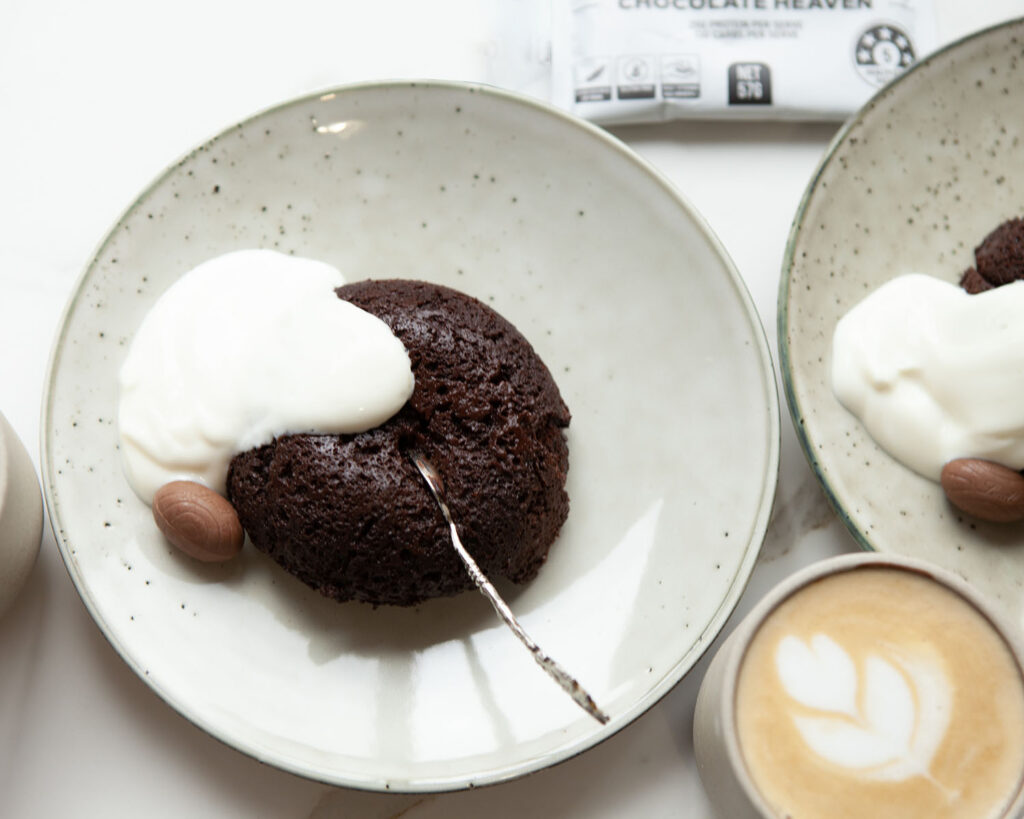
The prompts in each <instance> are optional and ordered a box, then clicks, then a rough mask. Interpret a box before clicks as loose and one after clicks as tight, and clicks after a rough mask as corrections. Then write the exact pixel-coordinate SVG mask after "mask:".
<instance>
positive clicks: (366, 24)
mask: <svg viewBox="0 0 1024 819" xmlns="http://www.w3.org/2000/svg"><path fill="white" fill-rule="evenodd" d="M939 5H940V10H941V11H942V13H943V17H941V18H940V24H941V26H940V34H941V37H942V38H943V39H948V38H950V37H951V36H953V35H955V34H958V33H962V32H966V31H969V30H971V29H974V28H977V27H980V26H983V25H985V24H988V23H990V22H995V21H997V20H999V19H1005V18H1007V17H1010V16H1015V15H1020V14H1024V2H1021V0H998V2H997V0H989V2H987V3H985V4H984V5H981V6H979V5H976V4H969V3H962V4H959V5H958V4H957V2H956V0H945V2H943V3H940V4H939ZM513 6H514V4H513V3H511V0H506V4H505V5H503V6H502V7H500V9H497V10H496V9H495V7H494V6H493V5H492V4H490V3H482V2H476V0H439V2H438V3H436V4H424V3H418V2H415V0H392V2H389V3H386V4H384V3H381V4H357V3H354V2H344V1H342V2H334V3H328V2H313V1H312V0H294V1H293V2H290V3H287V4H273V5H271V4H261V3H249V4H243V3H240V2H238V3H220V4H218V3H211V2H198V0H181V1H180V2H178V3H175V4H164V5H161V6H159V7H157V6H156V5H155V4H154V5H153V7H152V8H151V7H150V4H144V3H133V2H128V0H96V2H90V3H78V2H73V1H72V0H49V2H43V3H36V2H30V0H5V2H4V3H3V4H2V5H0V123H2V125H3V129H2V131H0V147H2V149H3V150H2V151H0V283H2V285H3V295H2V297H0V411H2V412H3V413H4V414H5V415H6V417H7V418H8V420H9V421H10V422H11V424H12V426H13V427H14V429H15V430H16V431H17V432H18V433H19V435H20V436H21V438H22V440H24V441H25V442H26V443H27V446H28V448H29V451H30V452H31V453H32V455H33V459H34V460H35V462H36V463H37V465H38V435H39V406H40V399H41V395H42V388H43V377H44V372H45V368H46V361H47V357H48V354H49V349H50V346H51V343H52V338H53V334H54V332H55V330H56V327H57V325H58V322H59V319H60V315H61V311H62V309H63V306H64V302H65V300H66V298H67V296H68V294H69V292H70V289H71V287H72V285H73V283H74V281H75V279H76V278H77V276H78V274H79V272H80V270H81V269H82V267H83V266H84V264H85V262H86V260H87V259H88V257H89V254H90V253H91V252H92V250H93V248H94V247H95V246H96V243H97V242H98V241H99V239H100V238H101V237H102V236H103V235H104V233H105V232H106V230H107V229H108V227H109V226H110V224H111V223H112V222H113V221H114V219H115V218H116V217H117V215H118V214H119V213H120V211H121V210H122V209H123V208H124V207H125V206H126V205H127V204H128V203H129V202H131V200H132V199H133V198H134V196H135V195H136V194H137V193H138V192H139V191H140V190H141V189H142V187H144V186H145V185H146V184H148V182H149V181H150V180H151V179H152V178H153V177H154V176H155V175H156V174H157V173H158V172H159V171H160V170H161V169H162V168H163V166H164V165H165V164H166V163H168V162H169V161H170V160H172V159H173V158H175V157H177V156H178V155H180V154H182V153H183V152H185V151H186V150H188V149H189V148H190V147H191V146H192V145H194V144H195V143H197V142H199V141H201V140H203V139H205V138H206V137H208V136H210V135H212V134H213V133H215V132H216V131H218V130H219V129H221V128H222V127H225V126H226V125H228V124H230V123H232V122H234V121H236V120H238V119H240V118H243V117H245V116H246V115H248V114H250V113H251V112H253V111H255V110H258V109H260V108H263V107H266V106H268V105H271V104H273V103H276V102H279V101H281V100H284V99H286V98H288V97H291V96H295V95H298V94H302V93H306V92H310V91H314V90H319V89H323V88H326V87H328V86H331V85H335V84H339V83H344V82H352V81H358V80H365V79H373V78H384V77H437V78H448V79H468V80H490V79H494V78H495V66H496V65H498V64H499V63H500V61H501V60H502V58H503V56H505V55H506V54H507V50H508V47H509V46H508V43H507V42H505V41H503V40H502V39H501V38H495V37H494V36H493V34H492V32H491V29H492V26H493V22H494V21H495V19H498V18H500V17H501V16H502V15H505V16H506V17H507V15H509V14H514V13H515V12H514V10H512V11H510V8H512V7H513ZM498 12H500V13H498ZM524 83H525V84H524V86H523V87H524V88H525V90H528V91H531V92H534V93H542V91H543V82H542V80H539V79H538V80H536V81H533V80H530V81H529V82H527V81H526V80H524ZM835 130H836V125H834V124H832V125H822V124H792V123H791V124H773V123H766V124H759V125H756V126H754V125H742V124H729V123H723V124H711V123H676V124H668V125H659V126H635V127H624V128H621V129H618V130H617V131H616V133H617V135H618V136H619V137H621V138H622V139H624V140H625V141H626V142H627V143H628V144H629V145H631V146H632V147H634V148H635V149H636V150H637V151H639V152H640V153H641V154H642V155H644V156H645V157H647V158H648V159H649V160H650V161H651V162H653V163H654V164H655V165H656V166H657V167H658V168H659V169H661V171H662V172H664V173H665V174H666V175H667V176H668V177H669V178H670V179H671V180H672V181H673V182H674V183H675V184H676V185H678V186H679V187H680V188H681V189H682V190H683V191H684V192H685V194H686V195H687V196H688V197H689V198H690V200H691V201H692V202H693V203H694V204H695V205H696V207H697V208H698V209H699V210H700V211H701V212H702V213H703V214H704V216H705V217H706V219H707V220H708V222H709V223H710V224H711V227H712V228H713V229H714V230H715V232H716V233H717V234H718V236H719V237H720V238H721V240H722V242H723V243H724V244H725V246H726V248H727V249H728V251H729V252H730V254H731V255H732V257H733V259H734V260H735V262H736V264H737V266H738V268H739V270H740V272H741V273H742V275H743V276H744V278H745V280H746V282H747V285H748V287H749V289H750V291H751V293H752V295H753V298H754V301H755V302H756V304H757V306H758V309H759V310H760V313H761V317H762V320H763V322H764V325H765V328H766V331H767V335H768V338H769V342H770V346H771V348H772V350H773V354H774V352H775V349H776V345H775V298H776V288H777V286H778V277H779V265H780V261H781V258H782V252H783V247H784V244H785V240H786V235H787V232H788V230H789V225H790V221H791V219H792V216H793V214H794V212H795V209H796V206H797V203H798V201H799V199H800V196H801V194H802V192H803V189H804V187H805V185H806V183H807V181H808V179H809V177H810V174H811V173H812V171H813V170H814V168H815V166H816V164H817V162H818V160H819V159H820V157H821V155H822V153H823V151H824V149H825V147H826V146H827V144H828V141H829V139H830V138H831V136H832V135H833V134H834V133H835ZM854 548H855V544H854V542H853V540H852V538H850V537H849V536H848V534H847V533H846V531H845V530H844V529H843V528H842V527H841V525H840V524H839V523H838V522H837V521H836V519H835V517H834V515H833V514H832V513H831V511H830V510H829V508H828V507H827V505H826V503H825V501H824V497H823V495H822V493H821V492H820V490H819V488H818V486H817V484H816V482H815V480H814V478H813V476H812V474H811V472H810V470H809V469H808V467H807V465H806V462H805V460H804V457H803V454H802V453H801V451H800V449H799V446H798V445H797V443H796V439H795V437H794V434H793V431H792V427H791V424H790V422H789V416H788V412H787V411H786V410H785V408H784V409H783V436H782V466H781V473H780V478H779V488H778V497H777V502H776V509H775V514H774V518H773V522H772V525H771V527H770V529H769V532H768V536H767V539H766V542H765V545H764V550H763V554H762V557H761V560H760V562H759V564H758V567H757V569H756V571H755V573H754V576H753V578H752V579H751V582H750V585H749V587H748V589H747V591H746V593H745V595H744V597H743V599H742V600H741V602H740V606H739V608H738V610H737V612H736V613H735V614H734V616H733V618H732V620H731V621H730V626H731V624H733V623H735V622H736V620H737V618H738V617H740V616H742V614H743V613H744V612H745V611H747V610H749V608H750V607H751V606H752V604H753V603H754V602H755V601H756V600H757V599H758V598H759V597H760V596H761V595H762V594H763V593H764V592H765V591H766V590H767V589H768V588H770V587H771V586H772V585H774V584H775V582H777V581H778V580H779V579H781V578H782V577H784V576H785V575H787V574H789V573H790V572H791V571H793V570H794V569H796V568H798V567H800V566H803V565H806V564H807V563H810V562H811V561H813V560H815V559H817V558H819V557H825V556H827V555H831V554H836V553H840V552H845V551H850V550H852V549H854ZM730 626H727V628H726V632H728V630H729V627H730ZM713 651H714V646H713V647H712V649H711V652H713ZM711 652H709V655H710V653H711ZM707 659H708V657H707V656H706V657H705V659H704V660H703V661H702V662H701V663H700V664H698V665H697V667H696V668H695V669H694V670H693V672H692V673H691V674H690V675H689V676H688V677H687V678H686V679H685V680H684V681H683V682H682V683H681V684H680V685H679V686H678V687H677V688H676V689H674V690H673V691H672V692H671V693H670V694H669V695H668V696H667V697H666V698H665V699H664V700H663V701H662V702H661V703H660V704H659V705H658V706H656V707H655V708H654V709H652V710H651V711H650V712H649V713H648V714H646V715H645V716H644V717H642V718H641V719H640V720H638V721H637V722H636V723H634V724H633V725H631V726H630V727H628V728H626V729H625V730H623V731H622V732H621V733H619V734H618V735H616V736H615V737H613V738H612V739H610V740H609V741H607V742H605V743H604V744H603V745H601V746H599V747H597V748H595V749H593V750H591V751H589V752H587V753H586V754H584V755H582V756H581V757H578V758H576V759H573V760H570V761H568V762H566V763H564V764H562V765H560V766H558V767H556V768H553V769H550V770H547V771H544V772H542V773H539V774H536V775H533V776H530V777H528V778H526V779H523V780H520V781H517V782H513V783H510V784H507V785H501V786H496V787H492V788H485V789H482V790H478V791H472V792H467V793H459V794H445V795H434V796H384V795H377V794H367V793H359V792H355V791H347V790H344V789H338V788H332V787H328V786H325V785H322V784H318V783H315V782H309V781H306V780H303V779H299V778H297V777H294V776H291V775H289V774H285V773H282V772H280V771H277V770H275V769H272V768H268V767H266V766H264V765H261V764H260V763H258V762H255V761H253V760H252V759H250V758H248V757H246V756H244V755H242V754H240V753H238V752H236V751H234V750H232V749H229V748H227V747H226V746H224V745H222V744H221V743H219V742H218V741H216V740H214V739H212V738H210V737H209V736H207V735H206V734H204V733H203V732H202V731H200V730H199V729H197V728H195V727H193V726H192V725H191V724H190V723H188V722H187V721H186V720H184V719H183V718H181V717H180V716H178V714H177V713H175V712H174V711H172V710H171V709H170V708H169V707H168V706H166V705H165V704H164V703H163V701H161V700H160V699H159V698H158V697H157V696H156V695H155V694H153V693H152V692H151V691H150V689H149V688H148V687H147V686H146V685H145V684H144V683H143V682H142V681H140V680H139V679H138V678H137V677H136V676H135V675H134V673H133V672H132V671H131V670H130V669H129V668H128V666H127V665H126V664H125V663H124V662H123V661H122V660H121V659H120V658H119V657H118V656H117V655H116V654H115V653H114V651H113V650H112V649H111V648H110V646H109V645H108V644H107V642H106V640H105V639H104V638H103V637H102V635H101V634H100V632H99V630H98V629H97V627H96V626H95V625H94V624H93V622H92V620H91V619H90V618H89V616H88V614H87V612H86V610H85V608H84V606H83V605H82V603H81V601H80V599H79V598H78V596H77V594H76V592H75V590H74V588H73V586H72V584H71V582H70V580H69V579H68V575H67V572H66V571H65V569H64V566H63V564H62V562H61V559H60V556H59V554H58V552H57V549H56V545H55V543H54V540H53V536H52V534H50V533H49V532H48V531H47V532H46V533H45V535H44V540H43V544H42V551H41V554H40V558H39V561H38V563H37V564H36V567H35V569H34V571H33V573H32V575H31V576H30V579H29V583H28V585H27V587H26V588H25V590H24V592H23V594H22V596H21V597H20V598H19V600H18V601H17V602H16V603H15V605H14V607H13V608H12V609H11V611H10V612H9V613H8V614H7V615H6V616H5V617H4V618H3V619H2V620H0V815H2V816H5V817H7V816H10V817H52V816H70V815H74V816H77V817H92V816H103V817H120V816H143V815H144V816H154V817H162V816H168V817H170V816H193V817H255V816H266V817H285V818H286V819H292V817H294V818H295V819H298V817H316V818H317V819H326V818H327V817H342V816H344V817H349V816H353V817H364V816H365V817H371V818H376V817H395V816H399V815H401V816H403V817H409V818H410V819H411V818H412V817H415V819H426V817H441V816H444V817H470V816H478V815H488V816H489V817H491V819H501V817H511V816H520V815H535V816H559V817H620V816H645V817H659V816H688V817H696V818H697V819H700V817H705V816H708V815H709V810H708V807H707V804H706V801H705V799H704V796H703V792H702V790H701V786H700V782H699V779H698V777H697V773H696V770H695V768H694V765H693V754H692V744H691V738H690V732H691V721H692V711H693V705H694V700H695V697H696V692H697V688H698V686H699V683H700V679H701V676H702V674H703V672H704V669H705V667H706V664H707Z"/></svg>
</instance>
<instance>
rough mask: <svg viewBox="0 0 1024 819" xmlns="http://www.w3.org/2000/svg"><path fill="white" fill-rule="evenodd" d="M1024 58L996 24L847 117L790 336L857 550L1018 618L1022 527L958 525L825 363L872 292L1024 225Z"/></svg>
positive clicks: (795, 279) (792, 306) (799, 231)
mask: <svg viewBox="0 0 1024 819" xmlns="http://www.w3.org/2000/svg"><path fill="white" fill-rule="evenodd" d="M1022 58H1024V20H1018V21H1014V22H1011V23H1008V24H1005V25H1002V26H999V27H996V28H994V29H989V30H988V31H985V32H982V33H980V34H977V35H974V36H971V37H969V38H967V39H965V40H963V41H961V42H959V43H957V44H954V45H952V46H950V47H948V48H947V49H944V50H942V51H940V52H938V53H937V54H935V55H933V56H932V57H930V58H929V59H927V60H925V61H924V62H922V63H921V64H919V65H918V66H916V67H914V68H913V69H911V70H910V71H908V72H907V74H905V75H904V76H903V77H901V78H900V79H899V80H897V81H896V82H895V83H894V84H892V85H890V86H888V87H887V88H885V89H883V90H882V91H881V92H880V93H879V94H878V95H877V96H876V97H874V98H873V99H872V100H871V101H870V102H869V103H868V104H867V106H865V108H864V109H863V110H862V111H861V112H860V113H859V114H858V115H857V116H855V117H854V118H853V119H852V120H851V121H850V123H849V124H848V125H847V126H846V128H845V129H844V130H843V131H842V132H841V133H840V134H839V136H838V137H837V139H836V141H835V142H834V143H833V145H832V147H831V149H830V151H829V152H828V154H827V155H826V157H825V159H824V160H823V163H822V165H821V166H820V168H819V170H818V173H817V175H816V176H815V178H814V179H813V181H812V183H811V185H810V187H809V188H808V190H807V192H806V193H805V196H804V201H803V203H802V204H801V209H800V212H799V213H798V214H797V219H796V223H795V227H794V230H793V233H792V235H791V237H790V242H789V245H788V247H787V251H786V258H785V262H784V266H783V271H782V281H781V283H780V291H779V327H778V331H779V349H780V353H781V356H782V369H783V374H784V382H785V386H786V391H787V398H788V399H789V405H790V411H791V413H792V415H793V418H794V422H795V423H796V429H797V434H798V437H799V438H800V440H801V442H802V444H803V446H804V449H805V451H806V452H807V453H808V457H809V458H810V460H811V462H812V465H813V466H814V468H815V470H816V471H817V473H818V476H819V478H820V479H821V481H822V484H823V485H824V487H825V489H826V492H827V493H828V495H829V496H830V498H831V500H832V502H833V504H834V505H835V506H836V508H837V510H838V511H839V513H840V516H841V517H842V518H843V519H844V521H845V522H846V524H847V526H848V527H849V528H850V530H851V532H852V533H853V535H854V536H855V538H856V539H857V540H858V542H859V543H860V544H861V545H862V546H864V547H865V548H875V549H878V550H880V551H889V552H896V553H900V554H905V555H908V556H911V557H920V558H924V559H928V560H932V561H934V562H936V563H939V564H941V565H944V566H947V567H949V568H952V569H953V570H954V571H956V572H958V573H959V574H962V575H963V576H965V577H966V578H967V579H968V580H970V581H971V582H973V583H975V584H976V585H977V586H979V587H980V588H982V589H984V590H985V591H986V592H988V593H989V594H991V595H992V596H993V597H995V598H1001V599H1003V600H1004V601H1005V606H1006V609H1007V612H1008V613H1009V614H1010V616H1011V617H1013V619H1014V620H1015V621H1017V622H1020V620H1021V617H1022V615H1024V607H1022V599H1021V598H1020V595H1019V593H1017V587H1018V585H1019V583H1020V581H1021V578H1024V527H1012V526H1011V527H1007V526H997V525H992V524H983V523H981V522H977V521H972V520H970V519H967V518H964V517H963V516H961V515H958V514H956V513H955V512H954V511H953V510H952V509H951V507H949V506H948V505H947V502H946V500H945V497H944V496H943V493H942V490H941V488H940V487H939V486H938V485H937V484H935V483H932V482H931V481H928V480H925V479H923V478H920V477H918V476H917V475H915V474H914V473H913V472H911V471H910V470H908V469H906V468H905V467H903V466H902V465H900V464H898V463H897V462H895V461H894V460H893V459H891V458H890V457H889V456H888V455H887V454H886V453H884V452H882V451H881V450H880V449H879V448H878V447H877V445H876V444H875V443H874V442H873V440H872V439H871V438H870V437H869V436H868V435H867V433H866V432H865V431H864V429H863V428H862V427H861V425H860V423H859V422H858V421H857V420H856V419H855V418H854V417H853V416H852V415H851V414H850V413H848V412H847V411H846V410H845V409H844V408H843V407H842V406H841V405H840V404H839V402H838V401H837V400H836V399H835V397H834V395H833V393H832V389H831V383H830V375H829V366H830V361H831V357H830V347H831V342H832V332H833V329H834V327H835V324H836V322H837V321H838V320H839V318H840V317H841V316H842V315H843V314H844V313H846V312H847V311H848V310H849V309H850V308H851V307H852V306H853V305H854V304H856V303H857V302H858V301H859V300H861V299H862V298H863V297H864V296H866V295H867V294H868V293H870V292H871V291H873V290H875V289H876V288H877V287H878V286H879V285H881V284H882V283H883V282H885V281H887V280H888V279H890V278H893V277H895V276H898V275H901V274H904V273H910V272H918V273H926V274H928V275H931V276H936V277H938V278H941V279H945V280H947V281H950V282H957V281H959V278H960V276H961V274H962V273H963V271H964V270H965V269H966V268H967V267H969V266H970V265H972V264H973V249H974V247H975V246H976V245H977V244H978V243H980V242H981V240H982V239H983V238H984V237H985V236H986V235H987V234H988V233H989V232H990V231H991V230H992V229H993V228H995V227H996V226H997V225H999V224H1000V223H1001V222H1003V221H1004V220H1006V219H1008V218H1010V217H1013V216H1021V215H1024V71H1021V70H1020V68H1021V60H1022ZM1011 587H1012V588H1013V589H1014V592H1013V593H1011Z"/></svg>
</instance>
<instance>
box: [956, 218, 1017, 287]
mask: <svg viewBox="0 0 1024 819" xmlns="http://www.w3.org/2000/svg"><path fill="white" fill-rule="evenodd" d="M974 262H975V267H970V268H968V269H967V270H966V271H964V274H963V276H962V277H961V278H960V286H961V287H963V289H964V290H966V291H967V292H968V293H982V292H984V291H985V290H991V289H992V288H993V287H1000V286H1001V285H1004V284H1009V283H1010V282H1014V281H1017V280H1018V279H1024V219H1009V220H1007V221H1005V222H1003V223H1002V224H1001V225H1000V226H999V227H997V228H996V229H995V230H993V231H992V232H991V233H990V234H989V235H988V236H986V237H985V239H984V241H983V242H982V243H981V244H980V245H978V246H977V247H976V248H975V249H974Z"/></svg>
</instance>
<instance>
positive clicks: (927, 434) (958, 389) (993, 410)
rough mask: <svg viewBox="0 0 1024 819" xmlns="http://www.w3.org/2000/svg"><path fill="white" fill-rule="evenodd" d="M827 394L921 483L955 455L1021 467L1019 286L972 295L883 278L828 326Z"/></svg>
mask: <svg viewBox="0 0 1024 819" xmlns="http://www.w3.org/2000/svg"><path fill="white" fill-rule="evenodd" d="M832 388H833V390H834V392H835V394H836V397H838V399H839V400H840V401H841V402H842V404H843V405H844V406H845V407H846V408H847V409H848V410H850V412H852V413H853V414H854V415H856V416H857V417H858V418H859V419H860V421H861V422H862V423H863V424H864V426H865V428H866V429H867V430H868V432H869V433H870V434H871V437H872V438H874V439H875V441H876V442H877V443H878V444H879V445H880V446H881V447H882V448H883V449H885V450H886V451H887V452H888V453H889V454H890V455H892V456H893V457H894V458H896V459H898V460H899V461H901V462H902V463H903V464H905V465H906V466H908V467H910V468H911V469H913V470H914V471H915V472H918V473H919V474H921V475H923V476H924V477H926V478H930V479H932V480H935V481H938V480H939V477H940V475H941V472H942V467H943V465H944V464H946V463H948V462H949V461H952V460H954V459H956V458H982V459H986V460H991V461H996V462H998V463H1001V464H1003V465H1004V466H1008V467H1010V468H1012V469H1024V282H1015V283H1013V284H1008V285H1004V286H1003V287H999V288H996V289H994V290H989V291H986V292H984V293H979V294H977V295H970V294H968V293H967V292H965V291H964V290H963V289H961V288H960V287H958V286H956V285H955V284H951V283H948V282H944V281H941V280H939V279H935V278H933V277H931V276H925V275H922V274H918V273H913V274H908V275H905V276H899V277H897V278H895V279H892V280H891V281H888V282H886V283H885V284H883V285H882V286H881V287H879V288H878V289H877V290H876V291H874V292H873V293H871V294H870V295H869V296H868V297H867V298H865V299H864V300H863V301H862V302H860V303H859V304H858V305H856V306H855V307H854V308H853V309H852V310H850V312H849V313H847V314H846V315H845V316H843V318H842V319H840V321H839V323H838V324H837V325H836V329H835V334H834V336H833V340H832Z"/></svg>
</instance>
